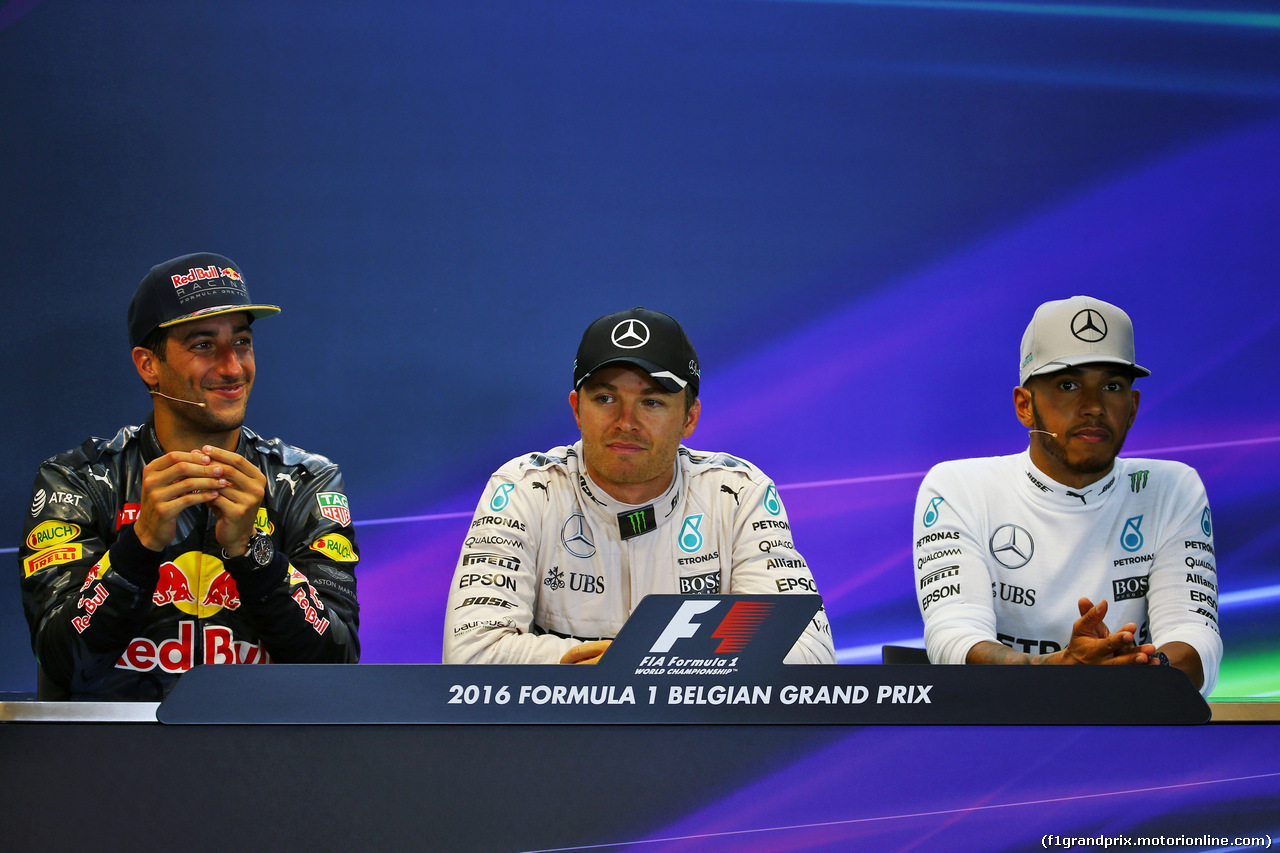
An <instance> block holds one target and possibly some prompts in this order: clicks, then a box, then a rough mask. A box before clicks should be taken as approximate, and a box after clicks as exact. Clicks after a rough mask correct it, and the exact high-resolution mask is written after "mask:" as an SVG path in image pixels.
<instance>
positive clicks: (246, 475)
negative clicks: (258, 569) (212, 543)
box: [201, 444, 267, 557]
mask: <svg viewBox="0 0 1280 853" xmlns="http://www.w3.org/2000/svg"><path fill="white" fill-rule="evenodd" d="M201 451H203V453H204V454H205V455H206V456H207V457H208V459H209V460H210V463H211V464H210V468H211V469H212V471H213V472H214V474H215V476H217V477H220V478H221V479H222V482H224V483H225V485H223V486H221V487H219V490H218V494H217V496H216V497H215V498H214V499H213V500H212V502H211V505H210V508H211V509H212V510H213V514H214V515H215V516H217V517H218V523H217V526H216V527H215V528H214V537H215V538H216V539H217V540H218V544H219V545H221V546H222V550H224V551H225V552H226V554H227V556H228V557H239V556H240V555H241V554H243V553H244V552H245V551H247V550H248V549H249V537H250V536H252V535H253V523H254V521H255V520H256V519H257V517H258V507H260V506H262V499H263V497H265V496H266V494H267V477H266V475H265V474H263V473H262V472H261V471H259V470H258V469H257V468H255V467H254V466H253V464H252V463H251V462H250V461H249V460H248V459H245V458H244V457H243V456H240V455H239V454H237V453H232V452H231V451H230V450H223V449H222V448H220V447H214V446H213V445H211V444H206V445H205V446H204V447H203V448H201Z"/></svg>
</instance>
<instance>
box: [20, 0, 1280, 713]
mask: <svg viewBox="0 0 1280 853" xmlns="http://www.w3.org/2000/svg"><path fill="white" fill-rule="evenodd" d="M1220 6H1221V4H1208V3H1206V4H1196V3H1181V2H1176V0H1167V1H1166V2H1164V3H1161V4H1155V3H1133V4H1130V5H1128V6H1115V5H1101V4H1087V3H1082V4H1074V5H1065V4H1057V5H1052V4H1029V3H1017V4H1015V3H962V2H956V3H926V2H905V0H904V1H903V2H853V0H850V2H829V3H823V2H813V3H801V2H751V0H722V2H716V1H715V0H696V2H690V0H679V2H662V0H656V1H655V0H622V2H611V3H599V2H587V0H581V1H580V2H574V0H562V2H554V3H525V2H502V0H477V2H470V3H466V4H459V3H448V2H434V3H419V2H375V3H362V4H357V3H349V2H301V1H300V0H296V2H204V1H203V0H192V1H191V2H183V3H173V2H167V0H166V2H133V1H132V0H131V2H121V3H110V4H102V3H81V2H69V0H67V1H65V2H64V1H63V0H47V2H43V3H40V2H33V0H25V1H24V2H18V1H17V0H11V2H8V3H7V4H3V5H0V80H2V81H3V85H2V86H0V117H2V121H3V125H2V127H3V129H2V130H0V199H3V202H2V203H3V210H4V214H5V226H4V228H3V229H0V283H2V284H3V294H4V298H5V302H6V306H5V307H6V314H7V316H8V317H9V318H10V322H11V323H12V324H13V328H11V329H10V334H8V335H5V336H4V337H3V341H2V342H0V347H2V348H3V357H4V363H5V364H6V365H8V367H9V380H8V381H7V382H6V387H7V388H8V390H9V398H10V404H9V408H10V415H9V416H8V424H9V426H8V427H6V430H5V441H4V443H3V449H2V450H0V452H2V453H3V466H2V468H0V470H3V471H4V472H5V477H6V488H4V489H3V490H0V525H3V526H2V527H0V530H3V533H4V535H3V536H2V537H0V538H3V539H4V540H5V541H6V543H8V544H12V545H16V544H17V540H18V537H19V535H20V527H21V519H22V517H23V513H24V512H25V510H26V507H27V504H28V501H29V499H30V491H29V489H30V482H31V477H32V475H33V474H34V471H35V468H36V466H37V465H38V463H39V462H40V460H42V459H44V458H46V457H48V456H50V455H52V454H53V453H55V452H57V451H59V450H61V449H64V448H66V447H70V446H72V445H74V444H77V443H79V442H80V441H81V440H83V439H84V438H85V437H86V436H87V435H90V434H96V435H103V434H110V433H111V432H113V431H114V430H115V429H116V428H117V427H119V426H120V425H122V424H125V423H137V422H139V421H140V420H141V419H142V418H143V417H144V416H145V415H146V413H147V411H148V409H149V401H148V398H147V397H146V395H145V394H144V393H143V390H142V388H141V383H140V382H139V381H138V379H137V377H136V375H135V374H134V372H133V370H132V367H131V365H130V362H129V358H128V348H127V344H126V339H125V333H124V314H125V306H126V303H127V301H128V298H129V296H130V294H131V293H132V290H133V288H134V286H135V285H136V284H137V282H138V280H139V279H140V278H141V277H142V275H143V274H144V273H145V272H146V270H147V269H148V268H149V267H150V266H151V265H152V264H154V263H157V262H159V261H161V260H164V259H167V258H169V257H172V256H175V255H178V254H183V253H186V252H193V251H215V252H222V253H225V254H227V255H229V256H231V257H232V258H234V259H235V260H236V261H237V262H239V263H240V264H241V265H242V266H243V268H244V270H245V275H246V279H247V281H248V282H249V284H250V287H251V289H252V292H253V294H254V295H255V297H256V298H257V299H259V300H264V301H269V302H275V303H278V304H280V305H282V306H283V307H284V312H283V314H281V315H280V317H278V318H274V319H271V320H269V321H264V322H263V323H262V324H261V325H260V326H259V327H258V328H257V330H256V335H257V338H256V341H257V348H258V365H259V377H258V383H257V388H256V391H255V394H254V399H253V402H252V404H251V406H250V418H249V423H250V425H251V426H253V427H254V428H255V429H257V430H258V431H259V432H263V433H266V434H269V435H280V436H282V437H284V438H285V439H287V440H288V441H290V442H293V443H295V444H298V445H300V446H302V447H305V448H307V449H309V450H314V451H317V452H322V453H325V454H327V455H329V456H331V457H333V458H334V459H336V460H337V461H338V462H340V463H341V464H342V466H343V468H344V470H345V471H346V474H347V480H348V485H349V491H350V495H351V504H352V509H353V513H354V514H355V517H356V519H357V523H358V524H359V525H360V527H359V528H358V537H359V540H360V544H361V546H362V552H363V560H362V562H361V564H360V599H361V604H362V625H361V636H362V639H363V642H364V648H365V656H364V660H366V661H368V662H399V661H406V662H410V661H412V662H435V661H438V660H439V657H440V642H441V624H442V617H443V606H444V599H445V593H446V589H447V584H448V582H449V578H450V576H451V573H452V568H453V564H454V561H455V560H456V557H457V551H458V548H459V545H460V542H461V539H462V537H463V530H464V528H465V525H466V517H467V516H469V514H470V512H471V510H472V508H473V507H474V505H475V501H476V499H477V497H478V495H479V491H480V488H481V486H482V485H483V483H484V480H485V478H486V477H487V475H488V474H489V472H490V471H492V470H493V469H494V468H496V467H497V466H498V465H499V464H501V463H502V462H503V461H505V460H507V459H508V458H510V457H512V456H515V455H516V454H518V453H521V452H526V451H529V450H535V449H545V448H546V447H549V446H552V445H554V444H558V443H562V442H567V441H571V440H573V438H574V437H575V432H574V427H573V422H572V420H571V418H570V415H569V412H568V410H567V402H566V396H567V393H568V391H569V386H570V382H571V365H572V359H573V352H574V348H575V347H576V343H577V340H578V337H579V336H580V334H581V332H582V329H583V328H584V327H585V325H586V324H587V322H589V321H590V320H591V319H592V318H594V317H595V316H597V315H600V314H603V313H606V312H609V311H613V310H618V309H620V308H625V307H630V306H632V305H637V304H643V305H645V306H647V307H651V308H655V309H660V310H663V311H667V312H669V313H671V314H674V315H675V316H677V317H678V318H679V319H680V320H681V321H682V322H683V323H684V325H685V327H686V329H687V330H688V332H689V334H690V336H691V337H692V339H693V341H694V343H695V345H696V346H697V348H698V350H699V353H700V355H701V357H702V361H703V366H704V381H703V404H704V417H703V421H702V423H701V425H700V426H699V429H698V432H697V433H696V434H695V435H694V436H693V438H692V439H691V440H690V441H689V445H690V446H692V447H695V448H699V449H716V450H728V451H731V452H733V453H736V454H739V455H742V456H745V457H747V458H749V459H751V460H753V461H754V462H756V463H757V464H759V465H760V466H761V467H762V468H763V469H764V470H765V471H767V472H768V473H769V474H770V475H771V476H772V477H773V478H774V479H775V480H776V481H777V482H778V483H779V486H780V489H781V494H782V497H783V499H784V501H785V502H786V503H787V506H788V511H789V513H790V514H791V517H792V519H793V524H794V529H795V538H796V542H797V545H798V546H799V547H800V549H801V550H802V551H803V553H804V554H805V556H806V558H807V559H808V562H809V563H810V565H811V566H812V567H813V571H814V574H815V576H816V577H817V579H818V582H819V586H820V588H821V590H822V592H823V593H824V596H825V598H826V602H827V607H828V611H829V613H830V616H831V618H832V623H833V631H834V634H835V639H836V645H837V648H838V649H839V650H840V657H841V660H843V661H846V662H867V661H871V660H876V659H878V650H879V646H880V644H881V643H885V642H907V643H911V642H917V643H918V640H919V637H920V635H921V629H920V621H919V615H918V613H917V611H916V606H915V603H914V598H913V595H912V587H911V562H910V545H911V543H910V535H911V518H910V515H911V511H912V509H911V508H912V499H913V496H914V493H915V489H916V486H917V485H918V482H919V479H920V477H921V476H922V475H923V472H924V471H926V470H927V469H928V467H929V466H930V465H932V464H934V463H936V462H938V461H941V460H943V459H948V458H954V457H961V456H972V455H985V454H997V453H1010V452H1015V451H1017V450H1019V449H1021V448H1022V447H1023V446H1025V442H1026V433H1025V431H1024V430H1022V429H1020V428H1019V425H1018V424H1017V422H1016V420H1015V419H1014V417H1013V411H1012V400H1011V398H1012V394H1011V389H1012V387H1013V386H1014V384H1015V383H1016V377H1017V351H1018V342H1019V340H1020V337H1021V334H1022V330H1023V327H1024V326H1025V324H1026V322H1027V320H1028V319H1029V318H1030V315H1031V312H1032V311H1033V310H1034V308H1035V306H1036V305H1037V304H1039V303H1040V302H1042V301H1044V300H1046V299H1051V298H1062V297H1065V296H1070V295H1072V294H1076V293H1087V294H1091V295H1094V296H1098V297H1101V298H1104V299H1107V300H1110V301H1112V302H1115V303H1118V304H1119V305H1121V306H1122V307H1124V308H1125V309H1126V310H1128V312H1129V313H1130V314H1131V316H1132V317H1133V319H1134V323H1135V326H1136V328H1137V344H1138V352H1139V360H1140V362H1141V363H1142V364H1144V365H1146V366H1148V367H1149V368H1151V369H1152V370H1153V372H1154V375H1153V376H1152V377H1151V378H1149V379H1146V380H1143V381H1142V383H1141V384H1140V387H1141V388H1142V391H1143V396H1142V407H1141V411H1140V413H1139V417H1138V422H1137V425H1136V427H1135V429H1134V431H1133V432H1132V433H1131V435H1130V440H1129V447H1128V448H1127V450H1126V452H1127V453H1129V454H1130V455H1143V454H1148V455H1154V456H1161V457H1167V458H1174V459H1180V460H1183V461H1185V462H1188V463H1190V464H1192V465H1194V466H1195V467H1196V468H1198V469H1199V471H1200V472H1201V474H1202V476H1203V478H1204V480H1205V483H1206V485H1207V487H1208V490H1209V496H1210V500H1211V501H1212V503H1213V507H1214V518H1215V522H1216V536H1217V541H1218V557H1219V566H1220V579H1221V605H1222V624H1223V629H1224V636H1225V640H1226V664H1225V665H1224V670H1223V677H1222V680H1221V683H1220V685H1219V688H1218V694H1217V695H1219V696H1223V695H1265V694H1269V693H1270V694H1274V693H1276V692H1278V691H1280V668H1278V667H1277V663H1278V662H1280V655H1277V644H1276V642H1275V639H1274V631H1273V628H1272V627H1271V626H1272V625H1274V622H1275V616H1276V613H1277V607H1278V600H1280V522H1277V517H1278V516H1280V493H1278V491H1277V489H1276V487H1275V484H1276V481H1277V474H1278V473H1280V400H1277V396H1276V394H1275V392H1274V391H1273V390H1272V388H1271V386H1270V384H1269V379H1268V378H1267V377H1268V376H1269V375H1270V373H1271V371H1272V369H1273V368H1274V365H1276V363H1277V361H1278V359H1277V356H1280V346H1278V345H1277V325H1278V324H1280V307H1278V305H1277V298H1276V296H1275V283H1276V282H1277V281H1280V253H1278V252H1277V251H1276V248H1275V247H1276V242H1277V235H1280V201H1278V200H1280V165H1278V160H1280V158H1277V152H1278V151H1280V49H1278V48H1280V16H1278V15H1276V14H1274V13H1270V12H1267V11H1266V10H1267V8H1268V4H1261V3H1259V4H1250V3H1247V2H1233V3H1232V4H1231V6H1232V8H1231V10H1223V9H1221V8H1220ZM8 553H9V554H10V556H9V557H8V559H10V560H13V557H12V556H11V555H12V553H13V548H12V547H10V548H9V551H8ZM11 569H12V570H13V571H12V574H11V577H12V578H13V580H12V581H11V583H10V586H9V594H7V595H5V596H3V597H0V689H5V690H27V689H32V686H33V684H34V675H33V673H34V666H33V660H32V658H31V655H30V650H29V644H28V640H27V631H26V626H25V624H24V622H23V619H22V616H21V609H20V607H19V605H18V589H17V580H16V578H17V569H15V568H14V567H13V565H12V563H11Z"/></svg>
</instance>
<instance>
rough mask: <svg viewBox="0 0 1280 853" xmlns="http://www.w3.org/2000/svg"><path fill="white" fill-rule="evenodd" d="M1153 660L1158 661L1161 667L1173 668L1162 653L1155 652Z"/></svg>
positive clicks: (1166, 656) (1167, 657)
mask: <svg viewBox="0 0 1280 853" xmlns="http://www.w3.org/2000/svg"><path fill="white" fill-rule="evenodd" d="M1155 659H1156V660H1158V661H1160V665H1161V666H1173V664H1172V663H1170V662H1169V656H1168V655H1166V654H1165V653H1164V652H1156V653H1155Z"/></svg>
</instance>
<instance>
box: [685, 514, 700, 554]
mask: <svg viewBox="0 0 1280 853" xmlns="http://www.w3.org/2000/svg"><path fill="white" fill-rule="evenodd" d="M701 525H702V516H701V514H699V515H691V516H689V517H688V518H686V519H685V520H684V524H683V525H682V526H681V527H680V550H681V551H684V552H685V553H687V554H692V553H693V552H694V551H697V550H698V549H699V548H701V547H702V531H701V530H699V529H698V528H699V527H700V526H701Z"/></svg>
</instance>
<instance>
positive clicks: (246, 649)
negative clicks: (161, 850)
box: [18, 419, 360, 700]
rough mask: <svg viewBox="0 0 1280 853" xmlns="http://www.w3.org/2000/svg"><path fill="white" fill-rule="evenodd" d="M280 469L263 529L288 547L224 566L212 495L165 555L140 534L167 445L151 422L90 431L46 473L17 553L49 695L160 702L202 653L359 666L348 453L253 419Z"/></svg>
mask: <svg viewBox="0 0 1280 853" xmlns="http://www.w3.org/2000/svg"><path fill="white" fill-rule="evenodd" d="M240 433H241V434H240V443H239V446H238V447H237V448H236V453H238V454H240V455H241V456H243V457H244V458H245V459H247V460H248V461H249V462H250V463H252V464H253V465H254V466H255V467H257V469H258V470H259V471H261V472H262V473H263V474H264V475H266V478H267V483H266V494H265V496H264V497H263V501H262V506H261V508H260V509H259V510H258V516H257V520H256V521H255V527H256V528H257V529H258V530H261V531H264V532H266V533H267V534H268V535H270V536H271V538H272V539H273V540H274V542H275V546H276V556H275V559H274V560H273V561H272V562H271V563H270V564H269V565H267V566H265V567H263V568H260V569H255V568H253V567H252V564H251V563H249V561H248V560H246V559H239V560H229V561H228V564H227V565H224V563H223V560H222V554H223V551H222V546H221V545H219V544H218V541H217V539H216V538H215V536H214V525H215V523H216V521H217V518H216V516H215V515H214V514H213V513H212V512H211V511H210V510H209V508H208V506H206V505H203V504H201V505H199V506H194V507H190V508H188V509H186V510H184V511H183V512H182V514H181V515H180V516H179V517H178V527H177V532H176V534H175V536H174V539H173V541H172V542H170V543H169V544H168V545H167V546H166V547H165V549H164V551H163V552H161V553H156V552H154V551H151V550H149V549H147V548H145V547H144V546H143V545H142V543H141V542H140V541H139V540H138V537H137V535H136V534H135V533H134V531H133V522H134V520H135V519H136V518H137V514H138V510H139V507H140V505H141V499H142V469H143V467H144V466H145V465H146V464H147V463H149V462H151V461H152V460H153V459H155V458H157V457H158V456H160V455H162V454H163V451H162V450H161V449H160V445H159V442H158V440H157V439H156V435H155V430H154V428H153V426H152V422H151V420H150V419H148V420H147V423H146V424H144V425H143V426H141V427H125V428H123V429H121V430H120V431H119V432H118V433H116V435H115V436H114V437H113V438H111V439H100V438H91V439H89V440H88V441H86V442H85V443H84V444H82V445H81V446H80V447H78V448H75V449H72V450H68V451H66V452H65V453H61V454H59V455H58V456H55V457H53V458H52V459H50V460H48V461H46V462H45V463H44V464H43V465H41V466H40V471H39V473H38V474H37V475H36V482H35V488H34V490H33V495H32V500H31V506H30V508H29V510H28V512H27V516H26V525H25V529H24V531H23V542H22V545H21V547H20V548H19V554H18V562H19V568H20V569H21V571H22V603H23V608H24V609H25V611H26V616H27V624H28V625H29V627H30V629H31V645H32V649H33V650H34V651H35V654H36V658H37V660H38V661H39V665H40V668H41V669H42V670H43V673H42V676H43V677H42V679H41V692H42V695H43V696H45V697H46V698H57V696H58V695H59V694H60V693H61V692H62V691H65V692H67V693H69V694H72V695H92V696H95V697H98V698H107V699H149V700H159V699H161V698H163V696H164V695H165V694H166V693H167V692H168V691H169V689H170V688H172V686H173V685H174V683H176V681H177V679H178V677H179V676H180V675H181V674H182V673H183V672H185V671H187V670H188V669H190V668H191V667H192V666H197V665H199V664H204V663H269V662H271V661H278V662H281V663H355V662H356V661H357V660H359V657H360V643H359V640H358V638H357V635H356V632H357V629H358V627H359V607H358V605H357V604H356V578H355V567H356V564H357V562H358V561H359V551H358V549H357V547H356V544H355V536H354V533H353V531H352V528H351V513H350V509H349V507H348V504H347V498H346V495H345V493H344V491H343V482H342V474H341V472H340V471H339V470H338V466H337V465H335V464H334V463H332V462H330V461H329V460H328V459H326V458H325V457H323V456H316V455H314V454H311V453H307V452H305V451H303V450H299V449H298V448H296V447H291V446H289V445H287V444H284V443H283V442H281V441H280V440H279V439H264V438H260V437H259V436H257V435H255V434H254V433H253V432H251V431H250V430H248V429H247V428H242V429H241V431H240Z"/></svg>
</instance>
